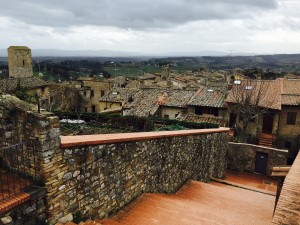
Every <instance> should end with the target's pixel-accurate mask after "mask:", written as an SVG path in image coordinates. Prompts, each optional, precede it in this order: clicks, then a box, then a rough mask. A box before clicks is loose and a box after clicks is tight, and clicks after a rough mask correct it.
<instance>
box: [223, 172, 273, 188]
mask: <svg viewBox="0 0 300 225" xmlns="http://www.w3.org/2000/svg"><path fill="white" fill-rule="evenodd" d="M226 180H227V181H230V182H233V183H237V184H242V185H245V186H250V187H254V188H258V189H262V190H265V191H270V192H274V193H276V190H277V180H276V179H274V178H272V177H267V176H265V175H261V174H255V173H246V172H235V171H227V172H226Z"/></svg>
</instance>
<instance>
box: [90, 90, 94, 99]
mask: <svg viewBox="0 0 300 225" xmlns="http://www.w3.org/2000/svg"><path fill="white" fill-rule="evenodd" d="M92 97H94V90H91V98H92Z"/></svg>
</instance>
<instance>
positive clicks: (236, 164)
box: [227, 142, 288, 176]
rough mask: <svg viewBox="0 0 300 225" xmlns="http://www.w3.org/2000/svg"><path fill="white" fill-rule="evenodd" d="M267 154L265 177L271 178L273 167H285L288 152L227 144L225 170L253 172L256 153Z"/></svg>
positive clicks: (255, 146)
mask: <svg viewBox="0 0 300 225" xmlns="http://www.w3.org/2000/svg"><path fill="white" fill-rule="evenodd" d="M257 152H263V153H267V154H268V162H267V175H268V176H271V173H272V168H273V167H274V166H279V165H286V163H287V155H288V151H287V150H283V149H276V148H267V147H264V146H259V145H252V144H245V143H233V142H229V146H228V153H227V169H229V170H237V171H241V172H242V171H245V172H255V160H256V158H255V157H256V153H257Z"/></svg>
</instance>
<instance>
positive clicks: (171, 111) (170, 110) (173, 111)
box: [160, 106, 187, 119]
mask: <svg viewBox="0 0 300 225" xmlns="http://www.w3.org/2000/svg"><path fill="white" fill-rule="evenodd" d="M185 111H187V109H186V108H179V107H178V108H176V107H166V106H161V108H160V112H161V113H160V117H161V118H165V116H166V115H168V116H169V119H175V118H176V116H175V115H178V114H179V113H183V112H185Z"/></svg>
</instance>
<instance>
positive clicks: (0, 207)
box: [0, 192, 30, 214]
mask: <svg viewBox="0 0 300 225" xmlns="http://www.w3.org/2000/svg"><path fill="white" fill-rule="evenodd" d="M29 199H30V195H29V194H27V193H25V192H23V193H20V194H18V195H15V196H14V197H11V198H10V199H7V200H4V201H3V202H0V214H2V213H5V212H7V211H8V210H10V209H12V208H14V207H16V206H18V205H20V204H22V203H24V202H26V201H28V200H29Z"/></svg>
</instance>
